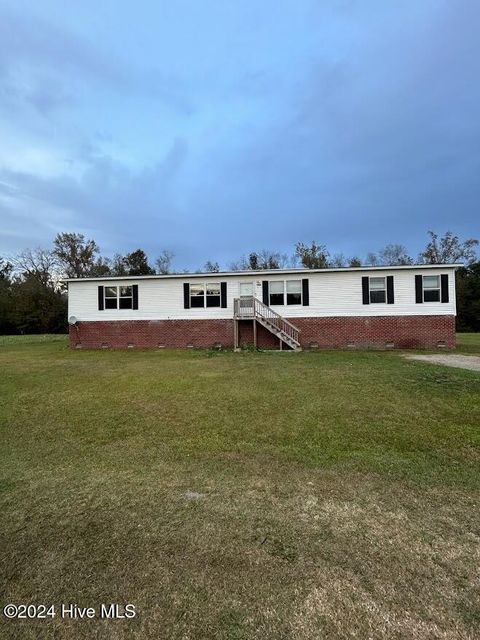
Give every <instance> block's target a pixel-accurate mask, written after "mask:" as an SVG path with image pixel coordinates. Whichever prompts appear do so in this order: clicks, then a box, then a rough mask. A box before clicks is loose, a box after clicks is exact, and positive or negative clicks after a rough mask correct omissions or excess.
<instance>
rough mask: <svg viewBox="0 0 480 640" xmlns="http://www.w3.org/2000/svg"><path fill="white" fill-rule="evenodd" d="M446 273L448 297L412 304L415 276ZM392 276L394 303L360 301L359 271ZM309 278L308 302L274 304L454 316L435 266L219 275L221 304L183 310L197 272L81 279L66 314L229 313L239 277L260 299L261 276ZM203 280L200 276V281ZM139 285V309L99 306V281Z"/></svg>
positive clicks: (312, 310) (291, 313)
mask: <svg viewBox="0 0 480 640" xmlns="http://www.w3.org/2000/svg"><path fill="white" fill-rule="evenodd" d="M442 273H448V281H449V300H450V301H449V302H448V303H441V302H430V303H423V304H416V303H415V275H416V274H423V275H439V274H442ZM388 275H393V276H394V291H395V303H394V304H369V305H364V304H362V276H370V277H372V276H388ZM306 277H308V279H309V283H310V285H309V287H310V305H309V306H308V307H303V306H293V305H289V306H287V305H285V306H273V307H272V308H273V309H274V310H275V311H277V313H280V314H281V315H283V316H285V317H290V318H295V317H325V316H384V315H385V316H389V315H390V316H392V315H393V316H400V315H454V314H455V311H456V309H455V270H454V269H452V268H449V267H442V268H438V269H422V268H421V267H419V268H418V269H406V270H395V269H391V270H388V271H385V270H382V271H378V272H377V271H371V270H370V271H361V270H359V271H331V272H323V273H308V272H307V273H301V274H300V273H299V274H278V275H277V274H275V275H264V276H261V275H258V274H257V275H255V276H254V277H250V278H249V277H248V275H246V274H241V275H238V276H237V275H234V276H231V275H228V276H225V275H223V276H222V275H221V274H220V275H219V277H215V276H213V277H212V278H208V281H210V282H220V281H223V282H227V303H228V306H227V308H226V309H221V308H209V309H206V308H205V309H184V308H183V283H184V282H198V281H199V278H198V277H190V278H189V276H186V277H185V278H184V279H183V278H159V279H146V280H142V279H141V278H139V279H138V280H132V279H129V280H126V281H121V280H118V281H115V282H111V281H110V282H109V281H108V280H105V281H103V282H102V281H88V280H85V281H82V280H79V281H77V282H69V284H68V291H69V295H68V315H69V316H72V315H73V316H76V317H77V319H78V320H80V321H82V320H84V321H86V320H165V319H171V320H180V319H187V320H188V319H202V318H204V319H206V318H232V316H233V299H234V298H237V297H238V295H239V284H240V282H248V281H249V280H251V281H253V282H254V283H255V293H256V296H257V297H258V298H260V300H261V299H262V287H261V282H262V280H269V281H273V280H299V279H301V278H306ZM203 281H205V280H203ZM108 284H111V285H117V286H121V285H132V284H138V311H137V310H135V311H133V310H131V309H124V310H117V309H108V310H104V311H99V310H98V293H97V292H98V286H99V285H105V286H108Z"/></svg>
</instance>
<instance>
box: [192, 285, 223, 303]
mask: <svg viewBox="0 0 480 640" xmlns="http://www.w3.org/2000/svg"><path fill="white" fill-rule="evenodd" d="M220 303H221V294H220V283H219V282H207V283H204V282H201V283H198V282H197V283H194V284H191V285H190V307H191V308H192V309H195V308H199V307H220V306H221V304H220Z"/></svg>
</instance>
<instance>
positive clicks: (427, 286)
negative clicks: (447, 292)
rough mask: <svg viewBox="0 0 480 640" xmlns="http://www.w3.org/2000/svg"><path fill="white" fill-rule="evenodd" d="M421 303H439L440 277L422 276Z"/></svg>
mask: <svg viewBox="0 0 480 640" xmlns="http://www.w3.org/2000/svg"><path fill="white" fill-rule="evenodd" d="M423 301H424V302H440V276H423Z"/></svg>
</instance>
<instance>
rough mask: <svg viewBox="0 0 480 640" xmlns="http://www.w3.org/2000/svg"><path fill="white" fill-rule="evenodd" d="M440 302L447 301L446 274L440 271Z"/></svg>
mask: <svg viewBox="0 0 480 640" xmlns="http://www.w3.org/2000/svg"><path fill="white" fill-rule="evenodd" d="M440 284H441V288H442V291H441V294H442V302H448V274H447V273H442V275H441V276H440Z"/></svg>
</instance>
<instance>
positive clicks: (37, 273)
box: [11, 247, 59, 287]
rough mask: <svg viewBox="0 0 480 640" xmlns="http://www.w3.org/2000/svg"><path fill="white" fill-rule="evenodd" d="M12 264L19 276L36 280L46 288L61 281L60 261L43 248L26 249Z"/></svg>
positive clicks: (13, 259)
mask: <svg viewBox="0 0 480 640" xmlns="http://www.w3.org/2000/svg"><path fill="white" fill-rule="evenodd" d="M11 262H12V264H13V269H14V271H15V272H16V273H17V274H18V275H20V276H22V277H24V278H25V277H31V278H35V279H36V280H37V281H38V282H40V284H42V285H43V286H44V287H48V286H49V285H52V284H55V283H56V281H57V280H58V279H59V273H58V259H57V256H56V255H55V254H54V253H53V251H48V250H47V249H42V248H41V247H37V248H36V249H25V250H24V251H22V252H21V253H19V254H18V255H16V256H15V257H13V258H12V261H11Z"/></svg>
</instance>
